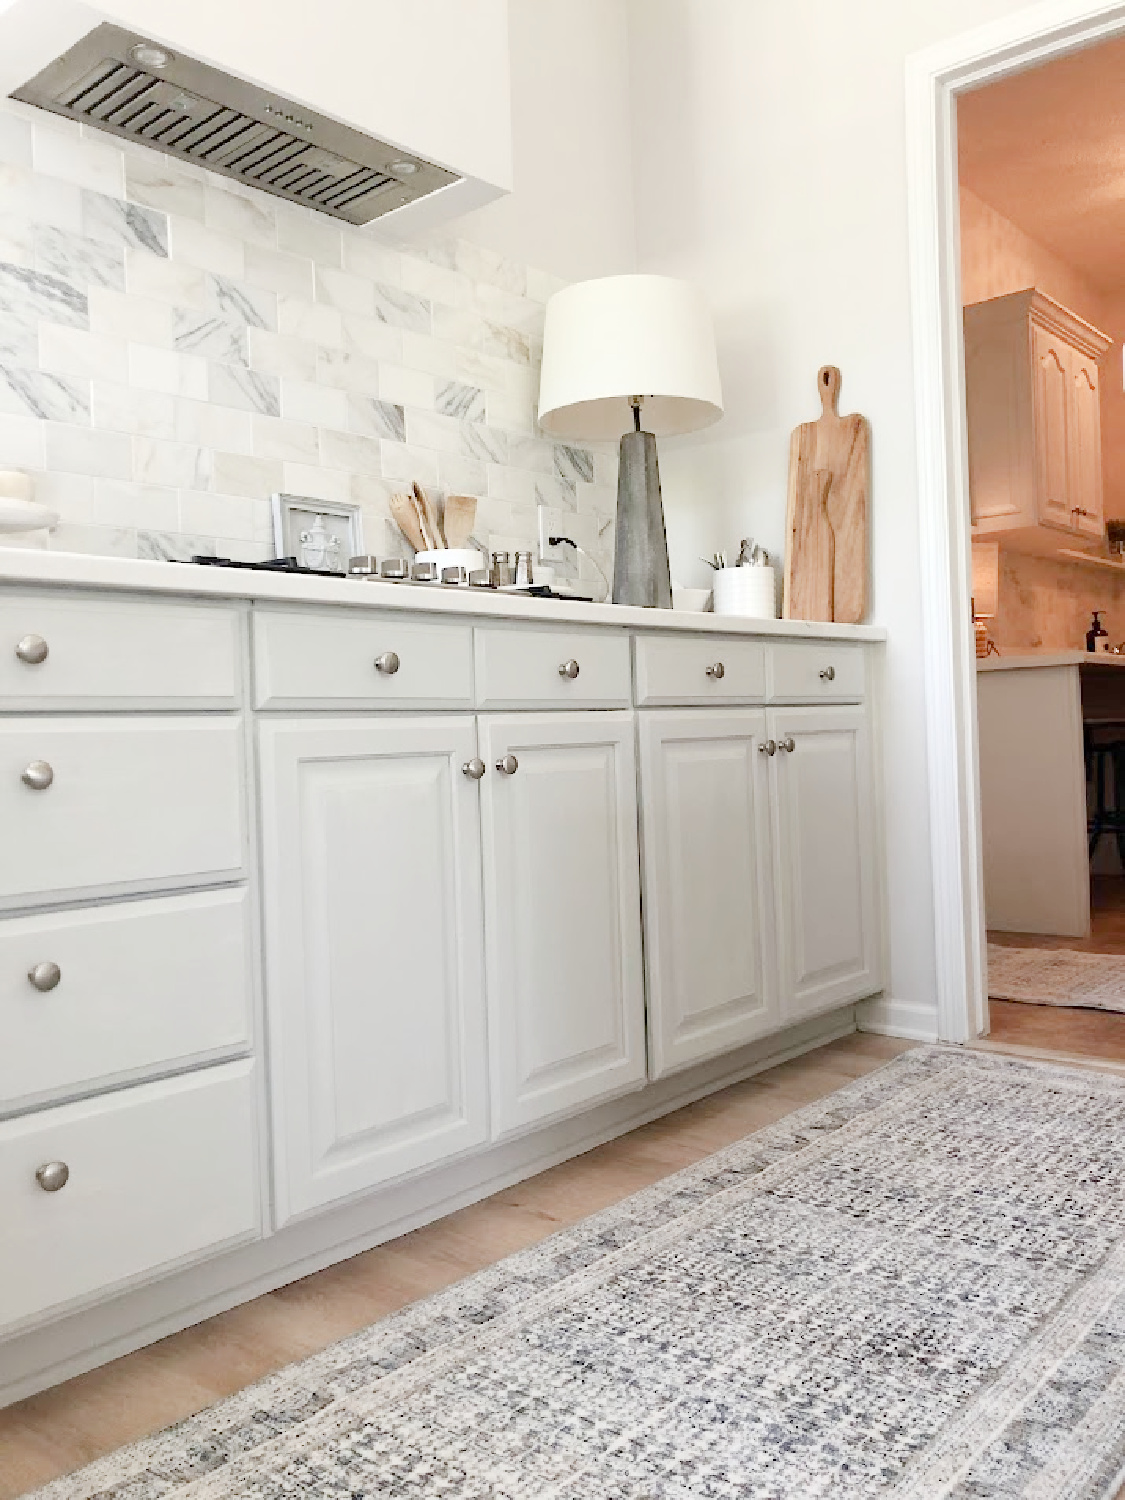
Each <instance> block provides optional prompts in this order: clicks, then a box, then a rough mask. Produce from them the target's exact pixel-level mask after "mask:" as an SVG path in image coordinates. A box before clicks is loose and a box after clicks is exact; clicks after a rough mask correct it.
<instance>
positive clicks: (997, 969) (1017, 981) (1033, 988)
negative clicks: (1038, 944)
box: [988, 943, 1125, 1011]
mask: <svg viewBox="0 0 1125 1500" xmlns="http://www.w3.org/2000/svg"><path fill="white" fill-rule="evenodd" d="M988 998H989V999H990V1000H1022V1001H1024V1002H1026V1003H1027V1004H1030V1005H1079V1006H1085V1007H1087V1008H1088V1009H1092V1010H1121V1011H1125V956H1122V955H1120V954H1117V953H1079V952H1076V951H1075V950H1074V949H1073V948H1009V947H1006V946H1005V945H1003V944H1001V943H989V945H988Z"/></svg>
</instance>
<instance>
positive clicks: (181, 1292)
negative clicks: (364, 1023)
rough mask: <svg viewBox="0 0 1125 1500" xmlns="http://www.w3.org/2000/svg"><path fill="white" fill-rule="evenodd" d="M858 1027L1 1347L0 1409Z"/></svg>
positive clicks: (490, 1156) (296, 1231)
mask: <svg viewBox="0 0 1125 1500" xmlns="http://www.w3.org/2000/svg"><path fill="white" fill-rule="evenodd" d="M855 1029H856V1016H855V1008H854V1007H852V1006H848V1007H847V1008H846V1009H844V1010H838V1011H832V1012H829V1013H828V1014H827V1015H823V1016H818V1017H816V1018H814V1019H813V1020H810V1021H803V1022H801V1023H800V1024H799V1025H797V1026H791V1027H789V1028H788V1029H787V1030H785V1031H783V1032H779V1033H777V1034H776V1035H774V1036H770V1037H765V1038H763V1040H761V1041H760V1042H754V1043H751V1045H750V1046H748V1047H743V1048H740V1049H739V1051H737V1052H733V1053H730V1054H728V1055H727V1056H725V1057H721V1058H716V1059H715V1060H714V1061H712V1062H708V1063H702V1064H700V1065H699V1066H697V1067H694V1068H689V1069H685V1070H684V1071H683V1072H682V1073H676V1074H674V1075H673V1076H672V1077H670V1078H662V1079H659V1080H658V1081H657V1082H655V1083H650V1084H648V1085H647V1086H646V1087H644V1088H643V1089H640V1090H638V1091H637V1092H635V1093H632V1094H627V1095H625V1096H624V1097H623V1098H620V1099H614V1100H612V1101H611V1102H609V1103H608V1104H603V1105H601V1106H599V1107H598V1108H596V1109H592V1110H590V1111H588V1112H587V1113H586V1114H583V1115H579V1116H577V1117H576V1118H573V1119H569V1120H563V1121H560V1122H558V1123H556V1124H554V1125H551V1126H549V1127H547V1128H545V1129H543V1130H539V1131H536V1132H535V1133H534V1134H531V1135H527V1136H523V1137H521V1138H519V1139H518V1140H512V1141H506V1142H503V1143H502V1144H500V1145H497V1146H491V1147H488V1148H487V1149H485V1150H484V1151H481V1152H478V1153H477V1154H476V1155H474V1156H469V1157H464V1158H461V1159H460V1160H458V1161H456V1162H453V1163H450V1164H448V1165H446V1166H443V1167H440V1168H437V1169H435V1170H433V1171H431V1172H427V1173H425V1174H423V1175H421V1176H418V1177H414V1178H409V1179H406V1180H404V1181H401V1182H397V1183H393V1184H391V1185H390V1186H389V1187H387V1188H384V1189H383V1190H382V1191H380V1192H377V1193H372V1194H368V1195H367V1196H366V1197H363V1198H360V1199H357V1200H354V1201H352V1202H349V1203H346V1204H344V1205H342V1206H340V1207H338V1208H335V1209H332V1210H328V1211H326V1212H325V1213H323V1214H320V1215H318V1216H317V1217H315V1218H311V1219H305V1220H302V1221H300V1222H298V1223H294V1224H290V1225H287V1226H286V1227H285V1228H284V1229H283V1230H281V1231H279V1232H278V1233H277V1234H274V1235H271V1236H270V1237H268V1238H266V1239H263V1240H260V1241H258V1242H257V1243H255V1244H252V1245H246V1246H242V1247H241V1248H239V1249H236V1250H231V1251H228V1252H227V1253H226V1254H224V1255H220V1256H217V1257H215V1258H213V1259H211V1260H207V1261H204V1262H202V1263H201V1264H199V1265H195V1266H192V1267H191V1268H189V1269H187V1270H182V1271H179V1272H177V1273H176V1274H174V1275H170V1276H165V1277H163V1278H161V1279H159V1280H157V1281H152V1282H149V1283H148V1284H146V1285H144V1286H140V1287H137V1288H135V1289H134V1290H131V1291H129V1292H127V1293H125V1294H123V1295H120V1296H117V1297H114V1298H113V1299H112V1300H110V1301H103V1302H101V1303H98V1304H97V1305H95V1306H91V1307H87V1308H85V1309H83V1310H81V1311H78V1312H74V1313H71V1314H70V1315H69V1316H67V1317H65V1318H60V1319H58V1320H56V1321H55V1322H53V1323H50V1324H47V1325H46V1326H44V1327H41V1328H37V1329H35V1330H33V1331H32V1332H29V1333H24V1334H21V1335H19V1336H18V1337H16V1338H13V1339H10V1340H8V1341H7V1342H5V1343H0V1371H2V1372H3V1373H2V1375H0V1406H6V1405H9V1404H10V1403H11V1402H13V1401H20V1400H22V1399H23V1398H24V1397H26V1396H30V1395H33V1394H34V1393H35V1392H36V1391H41V1390H45V1389H47V1388H48V1387H50V1386H53V1385H58V1384H59V1383H60V1382H61V1381H64V1380H70V1379H72V1378H73V1377H74V1376H75V1375H82V1374H85V1372H86V1371H88V1370H92V1369H96V1368H97V1366H99V1365H103V1364H106V1363H107V1362H108V1361H109V1360H112V1359H118V1358H120V1357H121V1356H122V1355H124V1354H129V1353H132V1351H133V1350H135V1349H140V1348H143V1347H144V1346H145V1345H146V1344H151V1343H153V1342H155V1340H157V1339H160V1338H165V1337H166V1336H167V1335H168V1334H170V1333H177V1332H179V1330H180V1329H182V1328H188V1327H190V1326H191V1325H192V1324H194V1323H200V1322H202V1321H203V1320H204V1319H205V1318H210V1317H213V1316H215V1314H217V1313H220V1312H225V1311H227V1310H228V1309H229V1308H231V1307H237V1306H238V1305H239V1304H241V1303H243V1302H248V1301H250V1300H251V1299H252V1298H254V1297H259V1296H262V1295H263V1294H264V1293H266V1292H270V1291H274V1290H276V1288H277V1287H280V1286H286V1285H287V1284H288V1283H289V1282H292V1281H297V1280H299V1279H300V1278H301V1277H303V1276H308V1275H311V1274H312V1273H313V1272H314V1271H319V1270H323V1269H324V1267H325V1266H330V1265H334V1264H335V1263H336V1262H337V1261H341V1260H347V1259H348V1258H349V1257H350V1256H353V1255H358V1254H360V1253H361V1252H362V1251H364V1250H370V1249H372V1248H373V1247H374V1246H376V1245H381V1244H383V1243H384V1241H386V1240H391V1239H396V1238H397V1237H398V1236H399V1235H402V1234H406V1233H408V1232H409V1231H410V1230H412V1229H417V1228H419V1227H420V1226H421V1225H423V1224H429V1223H431V1222H432V1221H433V1220H435V1219H440V1218H443V1217H444V1216H445V1215H446V1214H449V1213H452V1212H454V1211H455V1210H456V1209H458V1208H464V1207H466V1206H467V1205H468V1204H470V1203H476V1202H478V1201H479V1200H480V1199H482V1198H487V1197H489V1196H490V1195H491V1194H492V1193H496V1192H499V1191H501V1190H502V1189H503V1188H506V1187H511V1186H512V1184H514V1183H517V1182H521V1181H523V1180H524V1179H525V1178H527V1177H533V1176H535V1174H536V1173H538V1172H543V1171H546V1170H547V1168H549V1167H553V1166H557V1165H558V1164H559V1162H563V1161H567V1160H569V1159H570V1158H571V1157H575V1156H581V1155H582V1154H583V1152H586V1151H590V1150H592V1149H593V1148H594V1147H595V1146H600V1145H602V1144H603V1143H604V1142H606V1141H609V1140H613V1139H614V1138H615V1137H616V1136H619V1135H624V1134H625V1133H626V1132H627V1131H630V1130H635V1129H637V1127H638V1126H640V1125H645V1124H647V1123H648V1122H649V1121H650V1120H655V1119H658V1118H659V1117H660V1116H661V1115H666V1114H670V1113H671V1112H672V1111H673V1110H677V1109H682V1108H683V1106H684V1105H686V1104H690V1103H692V1102H693V1101H694V1100H696V1099H701V1098H703V1097H704V1096H705V1095H707V1094H712V1093H714V1092H716V1091H717V1090H718V1089H722V1088H726V1087H728V1086H729V1085H730V1084H732V1083H738V1082H739V1081H741V1080H742V1079H744V1078H749V1077H751V1076H752V1075H753V1074H755V1073H760V1072H762V1071H764V1070H765V1069H766V1068H772V1067H774V1066H776V1065H777V1064H778V1063H781V1062H785V1061H786V1060H787V1059H788V1058H791V1057H797V1056H799V1055H800V1054H801V1053H803V1052H808V1051H811V1050H812V1049H813V1048H814V1047H822V1046H824V1045H825V1044H826V1043H827V1042H831V1041H835V1040H836V1039H837V1038H839V1037H841V1036H847V1035H849V1034H850V1033H851V1032H853V1031H855ZM868 1029H870V1028H868Z"/></svg>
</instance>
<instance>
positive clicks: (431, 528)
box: [414, 480, 445, 551]
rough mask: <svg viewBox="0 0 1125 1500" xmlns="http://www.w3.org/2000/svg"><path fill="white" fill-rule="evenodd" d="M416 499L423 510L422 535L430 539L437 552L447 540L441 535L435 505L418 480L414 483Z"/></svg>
mask: <svg viewBox="0 0 1125 1500" xmlns="http://www.w3.org/2000/svg"><path fill="white" fill-rule="evenodd" d="M414 498H415V500H417V502H418V504H419V505H420V506H421V508H422V535H423V536H429V537H430V546H431V547H432V548H434V549H435V551H436V550H437V549H439V548H441V547H444V546H445V538H444V537H443V536H442V534H441V526H440V525H439V524H438V518H437V511H436V510H435V508H434V503H433V501H432V500H431V499H430V497H429V495H427V494H426V492H425V490H424V489H423V488H422V486H421V485H420V484H419V483H418V481H417V480H415V481H414Z"/></svg>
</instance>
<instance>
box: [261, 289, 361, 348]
mask: <svg viewBox="0 0 1125 1500" xmlns="http://www.w3.org/2000/svg"><path fill="white" fill-rule="evenodd" d="M277 326H278V329H279V331H280V332H281V333H284V334H286V335H288V336H289V337H290V338H295V339H304V340H306V341H307V342H309V343H313V344H323V345H329V346H331V347H334V348H340V347H342V345H343V342H344V320H343V316H342V314H341V313H340V310H339V308H336V307H326V306H325V305H324V304H323V303H320V302H306V301H305V300H304V298H303V297H286V296H284V295H282V296H280V297H278V299H277Z"/></svg>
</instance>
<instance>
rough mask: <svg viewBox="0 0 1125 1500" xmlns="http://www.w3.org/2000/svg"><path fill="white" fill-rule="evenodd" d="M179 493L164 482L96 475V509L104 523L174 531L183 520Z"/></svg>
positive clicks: (101, 522) (99, 520) (99, 518)
mask: <svg viewBox="0 0 1125 1500" xmlns="http://www.w3.org/2000/svg"><path fill="white" fill-rule="evenodd" d="M177 501H178V497H177V494H176V491H175V490H173V489H165V488H163V487H162V486H160V485H152V484H135V483H133V482H132V481H129V480H120V479H95V480H94V500H93V509H94V515H95V516H96V518H97V522H98V524H99V525H101V526H122V527H132V528H139V527H142V526H143V527H146V528H152V529H155V530H158V531H172V530H174V529H175V528H176V526H177V524H178V523H179V505H178V503H177Z"/></svg>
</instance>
